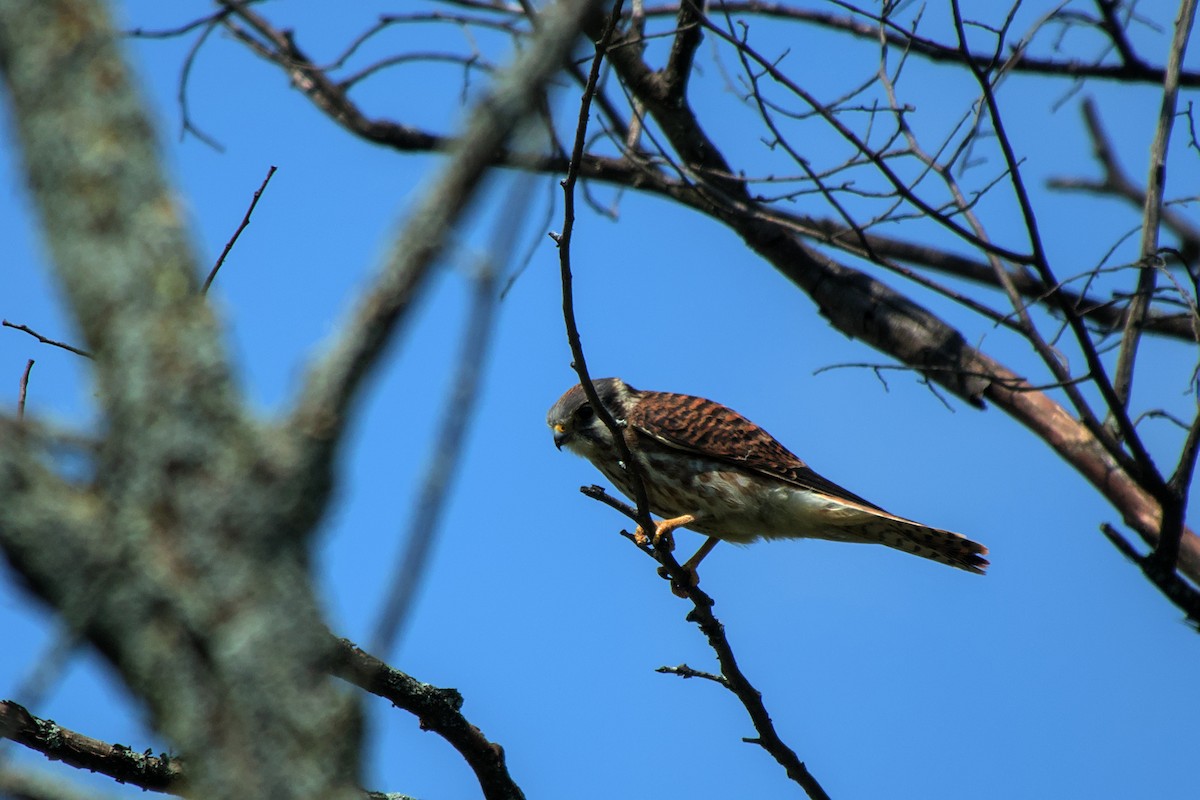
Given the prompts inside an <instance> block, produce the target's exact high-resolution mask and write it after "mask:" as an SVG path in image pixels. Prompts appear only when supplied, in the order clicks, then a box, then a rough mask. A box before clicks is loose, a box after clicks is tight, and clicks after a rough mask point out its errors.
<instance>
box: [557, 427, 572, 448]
mask: <svg viewBox="0 0 1200 800" xmlns="http://www.w3.org/2000/svg"><path fill="white" fill-rule="evenodd" d="M570 438H571V434H569V433H567V429H566V428H565V427H563V426H562V424H561V423H560V424H557V425H555V426H554V446H555V447H556V448H558V449H559V450H562V447H563V445H564V444H565V443H566V441H567V439H570Z"/></svg>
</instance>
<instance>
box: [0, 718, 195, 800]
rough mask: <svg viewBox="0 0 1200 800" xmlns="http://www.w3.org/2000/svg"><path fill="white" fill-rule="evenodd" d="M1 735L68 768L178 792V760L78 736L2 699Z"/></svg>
mask: <svg viewBox="0 0 1200 800" xmlns="http://www.w3.org/2000/svg"><path fill="white" fill-rule="evenodd" d="M0 736H2V737H4V738H6V739H11V740H12V741H14V742H16V743H17V744H21V745H24V746H25V747H28V748H30V749H31V750H36V751H37V752H39V753H43V754H44V755H46V756H47V757H48V758H51V759H54V760H55V761H61V762H63V763H64V764H67V765H68V766H72V767H76V768H78V769H86V770H89V771H91V772H99V773H100V774H102V775H108V776H109V777H110V778H113V779H115V780H117V781H120V782H121V783H130V784H133V785H134V786H138V787H141V788H142V789H149V790H151V791H156V792H178V791H179V784H180V778H182V776H183V764H182V762H181V761H180V759H178V758H172V757H171V756H168V755H167V754H165V753H163V754H161V755H158V756H153V755H151V754H150V752H149V751H146V752H145V753H138V752H134V751H133V750H132V749H131V748H128V747H125V746H123V745H113V744H108V743H107V742H102V741H100V740H99V739H93V738H92V737H90V736H85V735H83V734H82V733H77V732H75V731H73V730H70V729H68V728H64V727H62V726H61V725H58V724H56V723H55V722H53V721H52V720H47V719H40V718H38V717H35V716H33V715H32V714H30V713H29V712H28V711H27V710H26V709H25V707H24V706H22V705H19V704H17V703H14V702H13V701H11V700H0Z"/></svg>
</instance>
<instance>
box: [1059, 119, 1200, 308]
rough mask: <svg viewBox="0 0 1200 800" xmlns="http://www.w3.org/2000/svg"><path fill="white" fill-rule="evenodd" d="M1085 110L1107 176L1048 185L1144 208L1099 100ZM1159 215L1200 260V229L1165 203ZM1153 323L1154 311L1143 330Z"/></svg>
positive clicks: (1191, 258) (1188, 259)
mask: <svg viewBox="0 0 1200 800" xmlns="http://www.w3.org/2000/svg"><path fill="white" fill-rule="evenodd" d="M1082 112H1083V121H1084V124H1085V125H1086V126H1087V130H1088V137H1089V138H1090V139H1091V142H1092V154H1093V155H1094V156H1095V157H1096V161H1097V162H1099V164H1100V166H1101V167H1102V168H1103V170H1104V177H1103V178H1101V179H1100V180H1088V179H1084V178H1061V177H1060V178H1051V179H1050V180H1049V181H1047V185H1048V186H1049V187H1050V188H1052V189H1059V190H1063V191H1076V192H1091V193H1092V194H1098V195H1107V196H1110V197H1116V198H1120V199H1122V200H1126V201H1128V202H1129V203H1131V204H1133V205H1135V206H1137V207H1138V209H1143V208H1145V206H1146V202H1147V200H1146V192H1145V191H1144V190H1143V189H1142V188H1141V187H1140V186H1138V185H1137V184H1135V183H1134V182H1133V181H1132V180H1131V179H1130V178H1129V176H1128V175H1127V174H1126V173H1125V170H1124V169H1123V168H1122V167H1121V162H1120V160H1119V159H1118V158H1117V153H1116V148H1114V147H1113V143H1112V140H1111V139H1110V138H1109V136H1108V133H1107V132H1106V131H1105V130H1104V126H1103V124H1102V123H1101V121H1100V110H1099V109H1098V108H1097V106H1096V101H1095V100H1094V99H1093V98H1091V97H1088V98H1085V99H1084V101H1083V105H1082ZM1159 217H1160V219H1161V220H1162V222H1163V223H1164V224H1165V225H1166V226H1167V227H1168V228H1170V229H1171V230H1172V231H1173V232H1174V233H1175V235H1176V236H1177V237H1179V241H1180V246H1179V249H1180V251H1181V252H1182V254H1183V255H1182V260H1183V261H1184V262H1185V263H1187V264H1192V263H1195V262H1196V261H1197V259H1200V228H1196V227H1195V226H1193V225H1192V224H1191V223H1190V222H1188V220H1187V219H1186V218H1185V217H1184V216H1183V215H1181V214H1176V213H1175V212H1173V211H1172V210H1171V208H1170V207H1169V206H1167V205H1166V204H1163V205H1162V207H1161V208H1160V210H1159ZM1154 326H1155V316H1154V313H1153V312H1152V311H1151V312H1148V316H1146V317H1145V318H1144V320H1143V330H1144V331H1146V332H1150V331H1152V330H1154Z"/></svg>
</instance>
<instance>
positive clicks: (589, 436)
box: [546, 378, 637, 459]
mask: <svg viewBox="0 0 1200 800" xmlns="http://www.w3.org/2000/svg"><path fill="white" fill-rule="evenodd" d="M592 386H593V387H594V388H595V389H596V394H597V395H598V396H599V397H600V402H602V403H603V404H604V407H605V408H607V409H608V413H610V414H612V415H613V417H614V418H615V419H616V420H617V421H618V422H620V421H622V420H624V419H625V417H626V409H627V408H628V405H629V403H630V402H631V400H632V397H633V394H634V393H635V392H636V391H637V390H636V389H633V388H632V387H630V386H627V385H626V384H625V382H624V381H622V380H621V379H620V378H601V379H600V380H595V381H592ZM546 424H547V425H549V426H550V429H551V430H552V431H554V446H555V447H557V448H558V449H559V450H561V449H562V448H563V447H564V446H565V447H566V448H567V449H568V450H570V451H571V452H573V453H576V454H578V455H581V456H583V457H584V458H587V459H593V458H595V457H597V456H601V455H603V454H606V453H611V452H612V451H613V450H614V449H615V447H616V445H615V444H614V443H613V437H612V431H610V430H609V429H608V426H606V425H605V424H604V422H603V421H602V420H601V419H600V417H598V416H597V415H596V410H595V409H594V408H592V405H591V403H589V402H588V399H587V395H585V394H584V393H583V387H582V386H580V385H579V384H576V385H575V386H572V387H571V388H570V389H568V390H567V393H566V394H564V395H563V396H562V397H560V398H558V402H557V403H555V404H554V405H553V406H552V407H551V408H550V411H549V413H547V414H546Z"/></svg>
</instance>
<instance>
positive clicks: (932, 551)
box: [546, 378, 988, 579]
mask: <svg viewBox="0 0 1200 800" xmlns="http://www.w3.org/2000/svg"><path fill="white" fill-rule="evenodd" d="M592 385H593V386H594V387H595V389H596V394H597V395H598V396H599V398H600V401H601V402H602V403H603V404H604V406H605V408H607V409H608V410H609V412H610V413H611V414H612V415H613V417H614V418H615V419H616V420H617V422H618V424H619V425H621V426H622V429H623V435H624V437H625V443H626V444H627V445H628V447H629V450H630V452H631V453H632V454H633V457H634V458H635V459H637V463H638V465H639V467H640V472H641V475H642V479H643V483H644V484H645V487H646V494H647V497H648V500H649V504H650V511H651V512H653V513H654V514H657V515H658V516H660V517H664V518H665V519H664V520H663V521H662V522H659V523H657V524H656V527H655V531H654V536H653V541H654V542H655V544H658V542H659V540H660V538H661V537H662V536H664V535H668V534H670V532H671V531H673V530H674V529H675V528H681V527H682V528H690V529H692V530H694V531H698V532H700V533H704V534H708V536H709V539H708V540H707V541H706V542H705V543H704V545H703V546H702V547H701V548H700V550H699V552H697V553H696V555H695V556H693V557H692V558H691V559H689V560H688V562H687V563H686V564H684V568H685V569H686V570H688V571H689V572H691V573H692V576H693V579H694V576H695V567H696V565H697V564H698V563H699V562H700V560H701V559H702V558H704V556H705V555H707V554H708V552H709V551H710V550H712V548H713V546H714V545H716V543H717V541H719V540H722V539H723V540H725V541H729V542H735V543H737V544H749V543H750V542H753V541H756V540H757V539H760V538H762V539H791V538H814V539H831V540H833V541H838V542H874V543H876V544H884V545H887V546H888V547H894V548H895V549H897V550H903V551H904V552H906V553H912V554H913V555H917V556H921V557H922V558H928V559H931V560H933V561H940V562H941V563H943V564H949V565H950V566H952V567H958V568H959V569H964V570H966V571H968V572H975V573H978V574H980V575H982V574H983V572H984V569H985V568H986V567H987V566H988V561H987V559H986V558H984V555H985V554H986V553H987V548H986V547H984V546H983V545H981V544H979V543H977V542H973V541H971V540H970V539H968V538H966V537H965V536H961V535H959V534H957V533H951V532H950V531H945V530H941V529H939V528H931V527H929V526H927V525H922V524H921V523H919V522H914V521H912V520H910V519H904V518H903V517H897V516H895V515H894V514H889V513H888V512H886V511H884V510H883V509H882V508H880V507H879V506H877V505H875V504H874V503H871V502H868V501H866V500H864V499H863V498H861V497H859V496H858V495H856V494H854V493H853V492H849V491H847V490H845V489H843V488H842V487H841V486H838V485H837V484H836V483H833V482H832V481H830V480H827V479H826V478H823V477H821V476H820V475H818V474H817V473H816V472H814V471H813V470H812V469H810V468H809V467H808V465H807V464H805V463H804V462H803V461H801V460H800V459H799V458H797V457H796V456H795V455H793V454H792V453H791V451H789V450H788V449H787V448H786V447H784V446H783V445H781V444H780V443H779V442H777V441H776V440H775V439H774V438H773V437H772V436H771V435H770V434H769V433H767V432H766V431H764V430H763V429H762V428H760V427H758V426H757V425H755V424H754V423H753V422H751V421H750V420H748V419H746V418H745V417H743V416H742V415H741V414H738V413H737V412H736V411H733V410H732V409H729V408H726V407H725V406H723V405H721V404H720V403H714V402H713V401H711V400H705V399H704V398H703V397H690V396H688V395H683V394H670V393H667V392H643V391H638V390H637V389H634V388H633V387H632V386H629V385H628V384H626V383H625V382H623V381H622V380H620V379H619V378H604V379H602V380H597V381H593V382H592ZM546 422H547V424H549V426H550V427H551V428H552V429H553V431H554V444H555V446H556V447H558V448H559V449H560V450H561V449H562V447H563V446H564V445H565V446H566V447H567V449H569V450H570V451H572V452H573V453H577V454H578V455H581V456H583V457H584V458H586V459H587V460H588V461H591V462H592V464H594V465H595V466H596V468H597V469H599V470H600V471H601V472H603V473H604V475H605V477H607V478H608V479H609V480H611V481H612V482H613V483H614V484H615V485H616V487H617V488H618V489H620V490H621V491H622V492H623V493H624V494H625V495H626V496H627V497H633V496H634V490H633V481H632V479H631V477H630V475H629V472H628V470H627V469H626V467H625V465H624V464H622V463H621V460H620V455H619V451H618V449H617V447H616V443H615V442H614V440H613V437H612V434H611V433H610V431H609V430H608V428H607V427H606V426H605V425H604V423H603V422H602V421H601V420H600V418H599V417H597V416H596V413H595V410H594V409H593V408H592V407H591V406H590V405H589V404H588V401H587V397H586V395H584V393H583V389H582V388H581V387H580V386H579V385H576V386H574V387H572V388H571V389H569V390H568V391H567V393H566V394H564V395H563V396H562V397H560V398H559V399H558V402H557V403H555V404H554V406H553V407H552V408H551V409H550V411H549V413H548V414H547V415H546ZM638 537H639V540H640V541H645V540H646V538H647V537H645V535H644V534H643V533H642V531H641V529H640V528H639V530H638Z"/></svg>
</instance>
